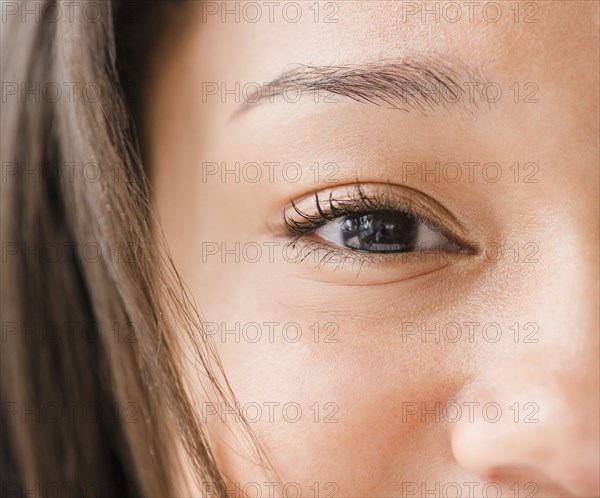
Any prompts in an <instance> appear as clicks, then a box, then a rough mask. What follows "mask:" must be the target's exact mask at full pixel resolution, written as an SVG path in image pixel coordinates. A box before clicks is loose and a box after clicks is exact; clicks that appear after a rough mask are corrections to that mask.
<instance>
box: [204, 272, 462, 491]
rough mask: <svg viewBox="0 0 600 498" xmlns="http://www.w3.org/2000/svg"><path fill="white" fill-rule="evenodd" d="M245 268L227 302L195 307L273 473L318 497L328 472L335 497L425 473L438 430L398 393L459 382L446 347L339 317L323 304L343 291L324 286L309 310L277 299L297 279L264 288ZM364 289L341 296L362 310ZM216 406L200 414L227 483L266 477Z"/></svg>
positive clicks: (419, 394)
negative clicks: (328, 292) (314, 489)
mask: <svg viewBox="0 0 600 498" xmlns="http://www.w3.org/2000/svg"><path fill="white" fill-rule="evenodd" d="M275 273H276V271H274V270H272V272H271V275H274V274H275ZM244 275H245V274H244V273H243V271H241V272H238V273H237V277H238V279H239V280H238V284H237V285H236V286H230V289H231V291H230V294H229V295H228V303H229V304H230V306H226V305H224V304H221V303H220V302H216V301H215V300H210V299H208V302H205V306H203V308H204V311H205V314H206V317H207V319H208V320H210V321H211V322H214V323H213V325H212V329H211V331H212V337H213V340H214V341H215V344H216V347H217V350H218V353H219V356H220V358H221V360H222V363H223V368H224V370H225V372H226V373H227V377H228V380H229V382H230V383H231V386H232V388H233V390H234V392H235V393H236V395H237V397H238V402H239V404H240V408H241V411H242V413H243V414H244V415H245V416H246V418H247V419H248V421H249V422H250V427H251V429H252V430H253V431H254V433H255V434H256V436H257V437H258V439H259V440H260V441H261V443H262V444H263V446H264V449H265V450H266V453H267V455H268V457H269V459H270V461H271V463H272V464H273V465H274V467H275V468H276V469H277V470H278V471H279V473H280V477H279V478H278V481H280V482H284V483H298V484H299V485H300V486H301V489H302V492H303V494H302V495H303V496H311V494H310V493H311V490H310V486H313V485H314V484H315V483H319V486H320V488H321V489H320V496H327V495H328V494H327V490H325V489H324V486H325V485H326V484H327V483H333V484H332V485H331V486H333V487H332V488H331V489H332V490H333V489H334V488H335V490H337V493H336V496H386V495H387V496H389V495H390V493H391V494H393V493H394V491H396V492H397V490H398V489H400V487H401V486H402V482H403V481H406V480H423V479H425V478H426V476H427V474H428V472H430V471H431V470H430V467H431V468H433V467H435V466H436V458H438V457H439V456H440V454H441V452H440V443H439V441H443V440H444V435H443V434H441V433H440V431H442V430H443V429H442V427H441V424H432V426H427V427H425V426H424V424H422V423H420V420H419V418H418V417H408V418H407V417H405V416H404V415H406V413H405V412H406V410H407V405H408V404H411V405H414V404H415V403H427V406H433V405H434V404H435V403H436V402H439V401H440V400H444V399H445V396H447V394H448V391H450V392H451V391H452V389H453V387H452V386H453V383H456V384H458V380H456V381H455V378H456V379H457V378H458V375H457V374H456V372H453V370H457V369H453V368H452V367H451V366H447V367H445V368H444V374H443V375H440V371H441V368H440V365H442V363H443V362H444V361H445V360H444V356H445V353H444V350H445V349H446V348H445V347H443V346H440V345H439V344H435V343H432V344H430V345H425V346H423V345H421V346H420V347H416V346H415V345H414V344H412V345H410V344H403V343H402V334H401V333H399V331H400V330H401V327H402V326H401V324H400V322H399V321H398V320H392V321H390V320H389V316H385V315H384V316H383V318H381V317H380V318H379V319H375V320H371V321H369V320H367V319H365V316H362V317H361V316H360V315H359V314H357V316H355V317H349V316H348V314H346V316H345V317H344V316H343V315H344V314H343V313H337V312H336V311H334V310H335V309H338V310H339V309H340V304H339V303H338V304H336V301H340V300H341V301H345V300H346V299H345V298H340V297H338V299H337V300H336V299H333V298H332V297H331V296H330V297H329V299H328V298H327V297H326V296H323V297H322V299H324V300H325V302H324V303H321V312H320V313H319V312H316V311H315V306H316V305H315V304H314V303H313V306H312V308H313V309H312V310H310V311H307V310H306V309H304V310H300V309H298V308H296V307H294V306H291V305H289V304H288V303H287V301H288V300H289V301H292V300H293V296H294V295H303V294H304V293H306V289H305V288H303V287H301V286H299V285H296V286H291V285H290V288H289V289H288V295H285V294H283V293H282V292H277V291H274V290H272V291H271V290H270V289H274V288H275V286H273V287H270V286H269V285H267V284H265V282H264V281H265V278H266V277H264V278H263V279H262V280H263V282H262V285H259V284H258V282H256V281H254V280H252V279H244V278H242V277H243V276H244ZM272 280H273V281H274V282H275V279H274V278H273V279H272ZM240 282H246V285H240ZM251 289H253V292H250V290H251ZM261 289H262V290H261ZM353 292H360V291H353ZM368 294H369V293H368V292H365V293H364V294H361V296H362V297H361V298H355V299H352V301H353V302H356V303H359V302H360V301H362V302H363V309H362V312H363V313H364V314H365V315H368V316H371V317H372V316H374V315H377V313H373V310H374V309H375V308H376V306H375V304H374V303H373V301H374V300H375V301H376V300H377V299H365V298H366V297H367V295H368ZM371 295H373V292H371ZM207 298H208V296H207ZM315 299H316V298H315ZM299 300H300V299H299ZM232 303H233V306H231V304H232ZM261 303H263V304H261ZM275 303H279V306H275V305H274V304H275ZM389 314H391V313H390V312H389V311H388V315H389ZM267 317H268V319H267ZM437 318H440V317H439V316H438V317H437ZM440 320H441V319H440ZM266 322H270V325H269V326H267V325H265V323H266ZM225 324H226V325H225ZM257 338H258V339H257ZM454 349H456V348H454ZM447 356H448V357H449V356H450V355H447ZM446 362H447V363H451V362H450V361H448V360H446ZM457 363H458V362H457ZM457 363H455V364H457ZM448 386H450V388H449V387H448ZM221 415H222V417H218V416H216V415H212V416H209V417H208V419H207V422H208V424H209V427H210V431H211V434H212V435H211V440H212V441H213V442H214V443H213V447H214V449H215V454H216V458H217V459H218V461H219V464H220V465H222V467H223V469H224V471H225V474H226V475H227V476H229V478H230V479H231V481H232V484H231V486H233V485H234V484H233V483H242V484H243V483H251V482H252V483H255V482H267V481H268V477H266V476H264V475H263V474H262V472H261V469H260V467H259V466H258V465H256V464H255V463H252V462H256V461H257V457H256V456H255V455H253V454H252V452H251V450H249V449H248V446H247V445H246V444H245V441H246V439H245V438H244V436H243V435H241V429H242V428H241V423H239V421H237V420H236V417H235V415H233V414H231V413H229V414H227V413H223V411H222V413H221ZM223 419H224V420H223ZM232 430H233V432H231V431H232ZM238 430H239V431H238ZM438 463H439V462H438ZM438 470H439V466H438ZM336 486H337V488H336ZM328 489H329V488H328Z"/></svg>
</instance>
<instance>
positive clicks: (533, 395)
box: [450, 266, 600, 497]
mask: <svg viewBox="0 0 600 498" xmlns="http://www.w3.org/2000/svg"><path fill="white" fill-rule="evenodd" d="M593 267H594V266H592V268H593ZM567 273H568V272H567ZM590 273H591V274H592V276H591V277H590ZM596 278H597V275H593V272H590V271H589V267H588V271H587V274H585V272H584V271H580V270H573V271H571V274H570V276H565V275H564V274H563V275H562V278H561V279H552V283H548V282H547V281H546V282H543V278H541V279H540V280H539V281H538V282H537V283H536V284H535V285H536V286H539V288H538V291H537V292H528V295H529V297H528V298H527V297H524V299H523V300H520V309H519V310H518V311H517V313H518V314H519V315H520V316H525V313H526V311H525V310H536V311H535V317H536V322H535V323H536V327H539V330H538V331H537V334H536V339H537V340H538V341H537V343H525V342H523V341H522V340H521V341H519V342H514V341H513V340H511V341H510V345H508V346H507V345H500V343H498V344H497V345H487V346H486V347H485V348H482V349H481V351H480V353H481V354H480V356H479V358H478V360H477V365H478V366H477V372H476V374H475V375H474V376H473V378H472V381H471V382H470V383H469V384H468V385H466V386H465V387H464V388H463V389H462V390H461V392H460V393H459V396H458V399H457V401H458V402H459V403H460V402H461V401H462V403H463V404H468V403H469V402H470V403H471V406H474V407H476V408H475V409H473V410H472V413H471V416H470V417H462V418H461V419H460V420H459V421H458V422H457V423H456V424H455V425H454V426H453V427H452V428H451V435H450V437H451V445H452V451H453V454H454V457H455V459H456V461H457V462H458V464H459V465H461V466H462V467H463V468H464V469H466V470H468V471H469V472H471V473H474V474H476V475H478V476H480V477H481V479H484V480H488V481H490V480H493V481H495V482H499V481H501V482H502V483H504V484H505V485H508V486H510V484H512V483H514V482H515V481H519V482H520V483H522V484H524V483H525V482H527V481H532V482H534V483H535V484H536V485H537V486H539V493H538V494H537V496H547V494H549V493H555V496H556V495H558V496H565V495H567V496H577V497H598V496H600V406H599V405H600V400H599V394H600V362H599V340H598V337H599V324H598V281H597V280H596ZM591 279H593V280H591ZM566 289H571V290H572V292H571V291H570V292H569V294H568V297H567V298H565V290H566ZM573 289H576V290H573ZM531 296H533V297H531ZM513 311H515V310H513ZM513 316H514V315H513ZM530 316H532V315H531V313H530ZM510 326H511V325H510V324H507V325H506V327H507V328H508V327H510ZM521 326H522V324H521ZM513 327H514V326H513ZM492 346H497V347H492ZM544 491H545V492H546V494H545V493H544ZM526 494H527V493H523V489H521V494H520V496H524V495H526Z"/></svg>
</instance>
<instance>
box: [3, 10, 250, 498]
mask: <svg viewBox="0 0 600 498" xmlns="http://www.w3.org/2000/svg"><path fill="white" fill-rule="evenodd" d="M67 3H69V2H67ZM70 3H71V4H73V3H74V2H70ZM75 3H76V4H77V7H76V8H78V9H80V12H79V13H75V15H70V12H69V10H68V9H69V6H67V5H65V4H62V2H61V1H59V0H42V1H39V2H36V3H35V5H36V8H37V10H38V15H37V19H33V14H31V13H30V14H26V15H25V16H24V17H25V19H23V12H22V11H21V10H20V9H25V8H26V7H25V5H26V4H25V3H21V2H11V4H14V5H16V6H17V7H18V9H19V12H17V13H16V14H12V13H11V16H6V17H7V19H6V20H7V21H8V22H4V21H5V20H4V19H3V24H4V26H3V28H4V31H5V33H3V40H2V42H3V52H2V75H3V78H2V79H3V82H8V83H9V84H7V85H4V84H3V87H4V88H3V104H2V149H1V156H2V183H1V193H2V205H1V209H2V212H1V221H2V226H1V237H2V277H1V278H2V342H3V344H2V353H1V355H2V357H1V359H2V367H1V368H2V370H1V374H2V375H1V383H0V397H1V399H2V461H1V462H0V463H1V467H2V472H3V476H2V486H3V493H2V494H3V495H4V494H6V495H7V496H10V493H13V494H15V495H21V494H26V492H31V491H30V490H32V489H35V488H36V486H37V487H38V488H39V486H42V487H43V486H45V485H46V486H48V485H49V483H50V484H52V485H53V486H54V487H57V486H58V487H59V489H60V488H61V487H64V485H65V483H71V486H75V490H76V492H75V493H71V494H72V495H80V494H82V493H84V491H85V489H86V488H87V489H89V488H90V487H92V488H95V489H96V491H98V490H99V492H97V493H96V494H98V495H100V496H133V495H135V494H138V493H140V494H143V495H144V496H174V495H176V494H180V493H181V492H182V490H181V488H180V484H181V476H180V475H178V474H177V471H178V469H179V465H180V464H181V461H180V460H178V459H179V458H180V455H178V452H177V450H176V445H174V444H173V441H180V442H181V444H182V445H183V447H185V449H186V450H187V454H188V455H189V456H190V457H191V459H192V461H193V463H194V468H195V472H196V475H197V477H198V479H199V481H200V483H201V484H202V486H204V489H206V490H208V489H210V490H212V491H213V492H214V494H213V495H212V496H226V488H225V484H224V480H223V478H222V476H221V475H220V473H219V470H218V469H217V466H216V464H215V462H214V458H213V456H212V454H211V451H210V448H209V445H208V443H207V441H206V436H205V434H204V433H203V430H202V427H201V426H200V423H199V421H198V420H197V417H195V416H194V410H193V408H192V404H191V402H190V399H189V398H188V396H187V395H186V393H185V389H184V384H183V380H182V378H183V377H182V365H181V362H182V360H181V358H182V354H181V351H180V350H178V349H177V346H176V344H177V343H178V340H177V337H176V334H182V333H186V341H187V342H188V343H189V344H191V345H192V347H193V355H194V356H195V357H196V358H197V359H199V361H200V364H201V367H200V368H201V370H202V373H203V374H204V375H205V378H207V379H208V383H209V385H210V387H211V388H212V389H213V392H214V393H216V394H217V395H218V396H220V399H223V400H224V402H225V403H228V404H229V405H231V406H234V405H235V400H234V398H233V394H232V393H231V390H230V389H229V387H228V385H227V383H226V381H225V380H224V376H223V373H222V371H221V369H220V366H219V363H218V359H217V358H216V354H215V353H214V349H213V348H212V346H211V343H210V341H209V340H208V339H207V337H206V335H205V334H204V332H203V330H202V327H201V321H200V318H199V316H198V313H197V311H196V308H195V307H194V305H193V304H192V302H191V301H190V299H189V298H188V296H187V295H186V292H185V288H184V286H183V284H182V282H181V280H180V279H179V277H178V275H177V272H176V271H175V269H174V267H173V265H172V263H171V262H170V259H169V257H168V253H167V251H166V249H165V247H164V244H163V243H162V242H161V241H162V236H161V235H160V230H159V228H158V225H157V223H156V221H155V215H154V214H153V209H152V206H151V198H150V189H149V185H148V181H147V179H146V172H145V171H144V168H143V167H142V162H141V160H140V147H139V145H138V143H137V140H136V131H135V130H136V128H134V122H135V117H136V116H138V115H139V112H140V105H141V100H142V99H141V98H140V95H142V94H140V93H139V92H140V91H141V90H143V88H140V87H143V85H141V84H142V83H143V81H144V77H145V72H144V71H145V68H146V66H147V60H148V57H149V55H150V54H151V53H152V48H153V47H152V46H153V44H154V43H155V41H156V40H158V39H159V38H160V33H161V32H162V30H163V29H164V27H165V26H166V24H167V23H168V22H170V20H171V19H172V18H173V15H172V11H173V10H177V9H182V8H183V7H182V5H181V3H180V2H167V1H163V0H160V1H151V2H148V1H145V2H142V1H133V2H132V1H130V2H110V1H98V0H86V1H82V2H75ZM168 3H170V4H171V6H167V4H168ZM172 4H177V5H176V6H175V8H174V9H173V7H172ZM27 5H28V6H29V9H31V6H32V4H31V3H29V4H27ZM4 8H5V6H3V9H4ZM5 13H6V12H4V10H3V16H4V14H5ZM92 16H94V17H95V19H96V21H95V22H93V21H92V19H91V18H92ZM8 17H10V19H8ZM23 20H25V22H23ZM67 82H78V83H79V85H73V83H70V84H69V85H70V88H75V89H76V91H75V92H74V97H73V95H67V93H66V89H68V88H69V85H67ZM90 82H93V85H90V84H89V83H90ZM86 83H88V84H87V87H85V85H86ZM52 84H59V88H60V85H62V86H63V90H65V91H64V92H63V95H62V97H61V98H59V99H56V98H55V95H56V92H54V93H52V92H51V90H52V88H53V87H52ZM15 85H16V86H15ZM36 85H38V87H37V88H38V90H37V91H40V92H41V97H40V98H36V96H35V95H33V96H32V95H31V91H32V89H33V91H34V92H35V91H36V90H35V89H36ZM78 87H79V88H80V90H77V88H78ZM44 88H46V89H47V90H48V94H50V93H52V95H53V98H50V97H49V96H48V95H44ZM4 89H6V90H7V91H6V92H5V91H4ZM98 89H99V90H100V91H98ZM9 90H11V91H9ZM5 93H6V94H5ZM38 97H39V95H38ZM132 118H134V119H132ZM138 125H139V123H138ZM90 248H92V249H93V250H92V251H91V253H90ZM92 253H93V254H92ZM116 330H117V331H118V332H119V333H118V334H117V333H116V332H115V331H116ZM125 332H127V333H125ZM214 365H216V366H217V368H216V369H215V368H214ZM221 386H223V387H221ZM48 407H51V410H52V413H53V416H50V415H49V414H48ZM90 409H91V410H92V411H93V412H94V420H93V423H91V421H90V420H86V417H82V416H81V413H82V412H83V413H88V416H87V418H88V419H89V418H90V416H89V410H90ZM57 410H62V412H61V413H62V414H61V415H60V416H56V411H57ZM85 410H88V411H87V412H86V411H85ZM115 414H116V416H115ZM248 433H249V434H250V431H248ZM250 437H251V440H252V441H253V438H252V436H250ZM28 490H29V491H28Z"/></svg>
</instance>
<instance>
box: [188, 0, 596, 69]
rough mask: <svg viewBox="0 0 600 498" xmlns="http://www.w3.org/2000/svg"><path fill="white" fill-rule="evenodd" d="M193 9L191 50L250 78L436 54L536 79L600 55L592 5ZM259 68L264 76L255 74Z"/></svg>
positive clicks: (382, 3)
mask: <svg viewBox="0 0 600 498" xmlns="http://www.w3.org/2000/svg"><path fill="white" fill-rule="evenodd" d="M193 5H194V12H193V13H192V15H191V16H189V19H190V21H191V23H190V26H193V27H194V29H193V30H192V32H193V38H194V39H195V40H196V41H197V42H198V43H197V44H193V46H194V50H195V52H196V53H197V54H198V55H199V56H200V55H201V54H207V55H209V58H210V60H211V63H212V64H220V65H226V66H227V67H228V68H229V71H228V72H237V76H245V77H249V76H251V75H250V74H244V73H245V72H246V71H249V70H251V72H252V75H253V76H256V77H258V76H265V77H270V76H273V74H274V72H276V71H277V72H279V71H281V70H283V69H284V68H285V66H286V65H288V64H290V63H304V64H341V63H360V62H369V61H372V60H373V59H388V58H403V57H410V56H415V55H422V54H430V53H439V54H441V55H443V56H447V57H458V58H460V59H461V60H464V61H465V62H467V63H469V64H471V65H474V66H485V68H486V70H487V71H489V72H492V74H494V72H495V71H497V72H499V73H501V72H506V71H507V70H509V69H510V70H512V71H523V70H527V71H528V74H529V75H530V76H531V77H542V76H546V75H547V73H548V72H551V73H552V74H553V75H554V76H559V75H556V74H554V73H555V70H556V68H557V67H560V66H565V69H566V66H570V65H571V64H570V63H572V62H575V61H574V58H575V59H576V58H577V56H580V55H582V52H583V53H588V54H596V55H597V50H598V49H597V46H598V43H597V41H598V34H597V31H598V3H597V2H595V1H593V0H592V1H589V2H588V1H571V0H569V1H566V0H565V1H561V0H554V1H537V2H533V1H519V2H517V1H514V2H513V1H511V2H483V1H467V2H464V1H460V2H459V1H429V2H421V1H419V2H416V1H415V2H413V1H398V0H373V1H365V0H343V1H321V2H267V1H257V2H238V1H230V2H194V3H193ZM188 39H189V38H188ZM215 53H216V54H217V55H218V54H221V55H223V57H214V55H215ZM210 55H212V56H210ZM568 63H569V64H568ZM575 66H577V65H575ZM257 67H260V68H261V69H262V70H263V71H264V72H265V73H267V74H265V75H262V74H260V75H257V74H256V69H255V68H257ZM571 69H573V70H577V69H578V68H577V67H574V68H570V70H571Z"/></svg>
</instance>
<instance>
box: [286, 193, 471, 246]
mask: <svg viewBox="0 0 600 498" xmlns="http://www.w3.org/2000/svg"><path fill="white" fill-rule="evenodd" d="M327 192H329V193H328V194H327ZM336 192H339V194H337V195H338V198H341V199H342V202H343V201H344V200H348V201H349V204H350V206H353V207H356V204H357V202H356V201H357V195H358V200H359V201H360V200H362V202H363V203H364V202H365V201H366V202H372V203H373V205H372V206H371V208H372V209H373V210H377V209H378V210H384V209H386V210H394V211H404V212H408V213H410V214H411V215H413V216H415V217H417V218H419V219H420V220H421V221H423V222H425V223H427V224H428V225H430V226H431V225H433V226H431V227H432V228H437V229H440V230H442V231H443V232H447V233H448V235H449V236H451V237H453V238H454V239H456V240H457V242H459V243H461V244H464V245H465V246H468V247H471V248H473V246H474V245H475V242H474V241H472V240H470V237H469V236H468V234H467V230H466V229H465V228H464V227H463V226H462V225H461V224H460V222H459V221H458V220H457V219H456V217H455V216H454V215H453V214H452V213H451V212H450V211H449V210H448V209H446V208H445V207H444V206H442V205H441V204H440V203H439V202H437V201H436V200H435V199H433V198H431V197H430V196H428V195H426V194H424V193H422V192H420V191H418V190H415V189H412V188H410V187H405V186H403V185H396V184H391V183H389V182H388V183H385V184H382V183H360V182H354V183H352V184H347V185H340V186H336V187H334V188H331V189H326V190H324V191H321V192H317V193H313V194H312V195H310V196H307V197H304V198H303V199H301V200H300V201H297V202H296V201H290V203H291V206H290V207H288V208H287V209H284V213H283V222H284V228H285V230H286V232H287V233H288V235H293V233H290V231H289V226H287V225H286V221H291V222H292V223H296V224H298V225H301V224H302V222H297V220H294V218H293V216H294V213H295V214H296V216H302V214H307V215H309V216H310V215H313V216H320V213H319V210H320V209H322V207H321V203H322V202H323V200H322V199H323V198H325V202H328V201H329V200H330V199H332V198H333V199H334V200H335V201H336V202H338V199H336ZM320 193H321V194H322V195H321V197H319V194H320ZM355 211H356V212H359V210H358V209H356V210H355ZM316 228H318V226H315V227H314V229H316Z"/></svg>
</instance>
